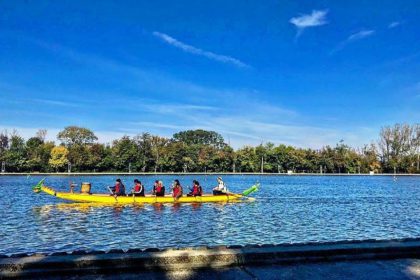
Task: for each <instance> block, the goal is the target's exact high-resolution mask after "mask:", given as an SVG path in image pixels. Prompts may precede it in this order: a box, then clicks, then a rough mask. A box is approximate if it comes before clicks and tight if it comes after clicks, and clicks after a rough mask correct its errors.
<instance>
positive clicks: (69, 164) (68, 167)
mask: <svg viewBox="0 0 420 280" xmlns="http://www.w3.org/2000/svg"><path fill="white" fill-rule="evenodd" d="M67 172H68V173H71V162H68V163H67Z"/></svg>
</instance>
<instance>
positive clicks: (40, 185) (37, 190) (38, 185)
mask: <svg viewBox="0 0 420 280" xmlns="http://www.w3.org/2000/svg"><path fill="white" fill-rule="evenodd" d="M44 181H45V178H44V179H42V180H41V181H39V183H38V184H36V185H35V186H33V187H32V190H33V191H34V192H36V193H39V192H40V191H41V187H42V186H43V184H44Z"/></svg>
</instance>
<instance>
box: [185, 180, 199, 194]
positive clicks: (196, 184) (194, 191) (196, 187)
mask: <svg viewBox="0 0 420 280" xmlns="http://www.w3.org/2000/svg"><path fill="white" fill-rule="evenodd" d="M190 190H191V191H190V193H189V194H187V196H201V195H202V194H203V189H202V188H201V186H200V183H199V182H198V181H197V180H194V181H193V187H192V188H190Z"/></svg>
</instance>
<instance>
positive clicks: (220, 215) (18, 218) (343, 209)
mask: <svg viewBox="0 0 420 280" xmlns="http://www.w3.org/2000/svg"><path fill="white" fill-rule="evenodd" d="M121 178H122V179H123V182H124V183H125V184H126V186H127V189H128V188H129V187H131V182H132V181H133V179H134V178H137V177H134V176H122V177H121ZM138 178H139V179H140V180H141V181H142V182H143V183H144V184H145V185H146V188H147V191H150V189H151V186H152V183H153V181H154V180H155V179H157V178H155V177H154V176H139V177H138ZM175 178H178V179H180V181H181V184H182V185H183V186H184V188H185V186H187V185H191V182H192V180H193V179H197V180H199V181H200V183H201V184H202V185H203V186H204V190H205V191H207V192H210V190H211V188H212V187H213V186H214V185H215V184H216V176H194V177H193V176H177V177H175V176H172V175H167V176H160V178H159V179H161V180H163V182H164V183H165V185H166V186H169V185H170V182H171V181H172V180H173V179H175ZM114 179H115V177H113V176H92V177H88V176H78V177H65V176H63V177H60V176H50V177H47V180H46V184H47V185H49V186H52V187H54V188H56V190H61V191H67V190H68V189H69V187H68V185H69V180H74V181H75V182H77V183H80V182H85V181H87V182H91V183H92V191H93V192H106V190H105V186H107V185H111V184H113V182H114ZM39 180H40V177H36V176H30V177H26V176H0V190H1V196H0V215H1V227H0V254H6V255H7V254H14V253H23V252H24V253H33V252H39V253H51V252H57V251H60V252H62V251H64V252H71V251H75V250H88V251H90V250H110V249H130V248H150V247H159V248H165V247H190V246H216V245H220V244H223V245H246V244H280V243H305V242H328V241H340V240H365V239H377V240H384V239H396V238H418V237H420V178H419V177H411V176H406V177H397V179H396V180H395V179H394V178H393V177H392V176H331V177H330V176H251V175H245V176H240V175H235V176H233V175H231V176H224V180H225V182H226V183H227V185H228V188H229V190H230V191H233V192H241V191H242V190H244V189H246V188H248V187H250V186H251V185H252V184H254V183H255V182H257V181H259V182H260V183H261V189H260V191H258V192H257V193H254V194H253V196H254V197H256V198H257V200H256V201H254V202H249V203H227V204H201V205H200V204H182V205H176V204H175V205H173V204H166V205H135V206H119V207H117V206H115V207H113V206H89V205H87V204H77V203H71V202H65V201H62V200H59V199H57V198H55V197H52V196H48V195H47V194H45V193H40V194H35V193H33V192H32V190H31V186H33V185H34V184H36V183H37V181H39Z"/></svg>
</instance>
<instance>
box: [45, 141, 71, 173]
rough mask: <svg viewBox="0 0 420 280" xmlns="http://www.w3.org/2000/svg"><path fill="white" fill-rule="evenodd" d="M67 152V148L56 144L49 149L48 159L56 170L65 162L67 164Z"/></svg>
mask: <svg viewBox="0 0 420 280" xmlns="http://www.w3.org/2000/svg"><path fill="white" fill-rule="evenodd" d="M68 154H69V150H68V149H67V148H66V147H64V146H57V147H54V148H53V149H52V150H51V158H50V160H49V164H50V165H51V167H52V168H54V169H55V170H56V171H58V170H60V169H61V168H63V167H64V166H65V165H66V164H68V162H69V161H68V159H67V156H68Z"/></svg>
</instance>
